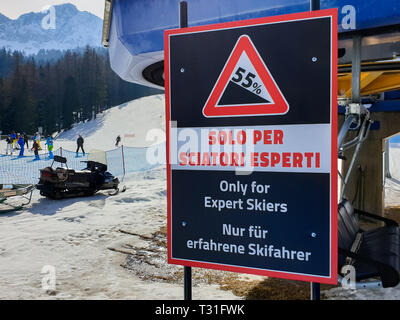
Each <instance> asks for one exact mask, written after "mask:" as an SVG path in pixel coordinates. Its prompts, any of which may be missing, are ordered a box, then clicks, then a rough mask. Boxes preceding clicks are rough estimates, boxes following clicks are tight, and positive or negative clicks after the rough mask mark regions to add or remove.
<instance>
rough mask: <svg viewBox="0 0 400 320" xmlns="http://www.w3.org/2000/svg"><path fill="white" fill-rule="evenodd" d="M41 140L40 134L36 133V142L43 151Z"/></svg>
mask: <svg viewBox="0 0 400 320" xmlns="http://www.w3.org/2000/svg"><path fill="white" fill-rule="evenodd" d="M40 138H41V136H40V133H39V132H36V142H37V144H38V146H39V150H42V147H41V146H40Z"/></svg>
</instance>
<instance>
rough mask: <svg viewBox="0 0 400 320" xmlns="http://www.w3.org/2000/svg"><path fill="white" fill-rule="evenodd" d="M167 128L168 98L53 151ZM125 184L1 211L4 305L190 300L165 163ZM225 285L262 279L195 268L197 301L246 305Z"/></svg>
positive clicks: (364, 294) (121, 114)
mask: <svg viewBox="0 0 400 320" xmlns="http://www.w3.org/2000/svg"><path fill="white" fill-rule="evenodd" d="M164 130H165V114H164V95H157V96H152V97H146V98H141V99H138V100H135V101H132V102H129V103H126V104H123V105H121V106H118V107H114V108H112V109H110V110H107V111H106V112H104V113H103V114H102V115H99V116H98V117H97V118H96V119H95V120H92V121H89V122H86V123H80V124H77V125H75V126H74V127H73V128H72V129H71V130H69V131H67V132H63V133H61V134H60V135H59V137H58V138H57V139H56V142H55V147H56V148H58V147H63V148H64V149H69V150H74V148H75V146H76V142H75V141H76V137H77V135H78V134H82V135H83V136H84V137H85V147H86V148H87V150H91V149H102V150H110V149H113V148H114V143H115V138H116V136H117V135H118V134H119V135H121V137H122V141H123V143H124V144H125V145H127V146H136V147H144V146H148V145H151V144H153V143H155V140H152V139H148V138H149V136H148V133H149V132H152V134H153V136H154V134H155V135H157V134H159V136H158V139H157V142H162V141H163V139H165V135H163V134H162V133H163V132H164ZM0 148H1V150H4V149H3V148H4V142H2V144H1V145H0ZM399 151H400V149H398V150H397V149H396V151H395V152H399ZM396 154H397V153H396ZM396 168H397V169H398V168H399V167H396ZM122 184H123V185H125V186H126V187H127V191H126V192H124V193H119V194H118V195H116V196H114V197H110V196H108V195H107V194H106V193H99V194H97V195H95V196H93V197H90V198H75V199H65V200H61V201H53V200H49V199H46V198H43V197H41V196H40V195H39V193H38V191H35V192H34V194H33V198H32V202H31V204H30V205H28V206H27V207H26V209H25V210H24V211H21V212H18V213H9V214H3V215H0V234H1V237H0V299H135V300H159V299H160V300H175V299H183V278H182V273H183V267H182V266H174V265H169V264H167V261H166V236H165V228H166V220H167V212H166V208H167V200H166V169H165V166H161V167H159V168H157V169H153V170H151V171H146V172H137V173H130V174H128V175H127V176H126V177H125V180H124V181H123V183H122ZM17 200H19V199H18V198H15V201H17ZM46 270H47V271H46ZM48 270H54V271H55V276H56V287H55V288H54V290H53V288H50V289H49V288H44V287H43V284H44V285H46V284H49V283H48V282H46V281H45V280H46V279H48V277H49V273H48ZM42 271H43V273H42ZM210 279H213V280H212V281H210ZM226 279H231V280H232V279H233V280H234V281H236V282H239V281H260V280H262V279H264V278H263V277H258V276H247V275H246V276H244V275H241V274H234V273H230V272H223V271H217V270H207V269H199V268H194V277H193V281H194V287H193V298H194V299H201V300H202V299H207V300H218V299H224V300H237V299H242V297H238V296H236V295H234V294H233V292H232V291H230V290H226V289H224V290H223V289H222V287H223V284H224V281H227V280H226ZM221 284H222V285H221ZM324 294H325V295H326V296H327V297H328V298H329V299H351V300H353V299H355V300H363V299H400V286H398V287H396V288H391V289H376V290H366V289H360V290H351V289H344V288H342V287H340V286H339V287H336V288H333V289H330V290H325V291H324Z"/></svg>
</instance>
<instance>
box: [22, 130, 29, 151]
mask: <svg viewBox="0 0 400 320" xmlns="http://www.w3.org/2000/svg"><path fill="white" fill-rule="evenodd" d="M23 136H24V140H25V144H26V149H27V150H29V143H28V140H29V139H28V135H27V134H26V133H25V132H24V133H23Z"/></svg>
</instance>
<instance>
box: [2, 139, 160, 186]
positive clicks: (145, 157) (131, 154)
mask: <svg viewBox="0 0 400 320" xmlns="http://www.w3.org/2000/svg"><path fill="white" fill-rule="evenodd" d="M53 154H54V155H59V156H62V157H65V158H66V159H67V165H68V168H70V169H74V170H83V169H85V168H86V166H87V164H86V163H85V162H83V161H87V160H88V155H89V154H85V156H83V155H82V153H79V156H78V157H77V156H76V152H73V151H68V150H65V149H63V148H59V149H57V150H56V151H54V152H53ZM165 154H166V146H165V143H162V144H158V145H154V146H150V147H144V148H133V147H125V146H121V147H119V148H117V149H114V150H110V151H106V157H107V167H108V169H107V171H108V172H110V173H111V174H113V175H114V176H116V177H120V178H121V177H124V176H125V174H127V173H131V172H140V171H148V170H151V169H155V168H157V167H159V166H161V165H163V164H165V163H166V160H165V159H166V156H165ZM39 157H40V160H35V157H34V156H24V157H18V156H17V155H14V156H10V155H1V156H0V184H4V185H10V184H37V183H38V182H39V177H40V169H43V168H45V167H48V166H51V165H52V164H53V159H50V157H49V154H48V153H45V154H40V156H39ZM53 166H54V167H58V166H60V164H57V163H54V165H53Z"/></svg>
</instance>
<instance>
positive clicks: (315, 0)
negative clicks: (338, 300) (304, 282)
mask: <svg viewBox="0 0 400 320" xmlns="http://www.w3.org/2000/svg"><path fill="white" fill-rule="evenodd" d="M315 10H320V0H310V11H315ZM320 293H321V287H320V284H319V283H315V282H311V295H310V296H311V300H320Z"/></svg>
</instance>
